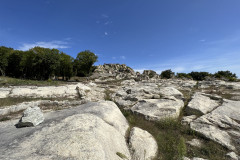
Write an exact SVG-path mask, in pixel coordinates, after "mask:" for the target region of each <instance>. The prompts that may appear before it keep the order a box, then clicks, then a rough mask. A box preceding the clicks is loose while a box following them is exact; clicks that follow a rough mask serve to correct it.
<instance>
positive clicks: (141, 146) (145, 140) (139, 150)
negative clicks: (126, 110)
mask: <svg viewBox="0 0 240 160" xmlns="http://www.w3.org/2000/svg"><path fill="white" fill-rule="evenodd" d="M129 145H130V150H131V152H132V160H152V159H153V158H155V156H156V155H157V151H158V146H157V142H156V140H155V139H154V138H153V136H152V135H151V134H150V133H148V132H147V131H145V130H142V129H140V128H137V127H133V128H132V130H131V132H130V142H129Z"/></svg>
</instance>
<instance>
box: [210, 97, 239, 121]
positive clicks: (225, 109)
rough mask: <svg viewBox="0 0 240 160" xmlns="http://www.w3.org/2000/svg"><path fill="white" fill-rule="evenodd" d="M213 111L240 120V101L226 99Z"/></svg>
mask: <svg viewBox="0 0 240 160" xmlns="http://www.w3.org/2000/svg"><path fill="white" fill-rule="evenodd" d="M213 113H217V114H221V115H226V116H228V117H230V118H232V119H235V120H238V121H240V116H239V115H240V101H232V100H227V99H224V102H223V104H222V105H221V106H220V107H218V108H217V109H215V110H214V111H213Z"/></svg>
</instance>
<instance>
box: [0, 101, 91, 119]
mask: <svg viewBox="0 0 240 160" xmlns="http://www.w3.org/2000/svg"><path fill="white" fill-rule="evenodd" d="M86 102H87V101H85V100H73V101H69V100H64V101H51V100H39V101H32V102H23V103H19V104H16V105H12V106H5V107H2V108H0V116H5V115H8V114H12V113H16V112H19V111H23V110H25V109H27V108H28V107H30V108H32V107H34V106H38V107H40V108H41V109H42V110H59V109H64V108H70V107H73V106H76V105H80V104H83V103H86Z"/></svg>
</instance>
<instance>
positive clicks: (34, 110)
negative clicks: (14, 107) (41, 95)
mask: <svg viewBox="0 0 240 160" xmlns="http://www.w3.org/2000/svg"><path fill="white" fill-rule="evenodd" d="M43 121H44V116H43V113H42V111H41V109H40V108H39V107H37V106H35V107H28V108H27V109H26V110H25V111H24V112H23V116H22V118H21V119H20V121H19V123H18V125H17V126H18V127H29V126H37V125H39V124H40V123H42V122H43Z"/></svg>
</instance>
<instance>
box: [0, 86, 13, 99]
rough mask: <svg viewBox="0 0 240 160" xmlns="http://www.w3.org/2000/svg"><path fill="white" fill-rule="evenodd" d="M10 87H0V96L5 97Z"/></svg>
mask: <svg viewBox="0 0 240 160" xmlns="http://www.w3.org/2000/svg"><path fill="white" fill-rule="evenodd" d="M10 91H11V88H0V98H7V97H8V95H9V93H10Z"/></svg>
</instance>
